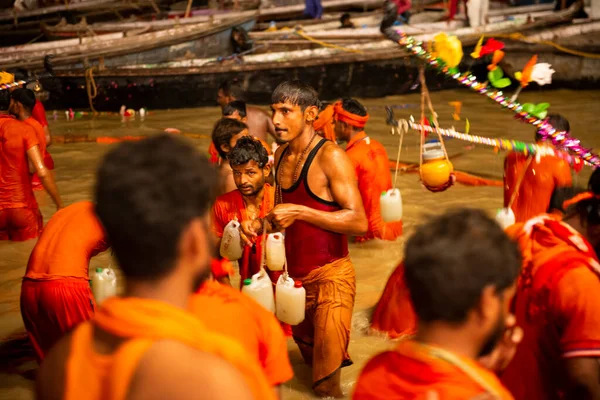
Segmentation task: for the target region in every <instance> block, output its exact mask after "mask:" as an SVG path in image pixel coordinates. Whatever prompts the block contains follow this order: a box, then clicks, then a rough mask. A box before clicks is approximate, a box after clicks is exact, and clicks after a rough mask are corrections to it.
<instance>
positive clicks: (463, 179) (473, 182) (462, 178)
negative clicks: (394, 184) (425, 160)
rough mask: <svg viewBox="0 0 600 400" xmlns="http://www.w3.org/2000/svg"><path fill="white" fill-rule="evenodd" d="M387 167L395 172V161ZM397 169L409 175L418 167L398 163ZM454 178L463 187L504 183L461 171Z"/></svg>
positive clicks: (500, 184) (390, 161)
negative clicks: (401, 169) (402, 169)
mask: <svg viewBox="0 0 600 400" xmlns="http://www.w3.org/2000/svg"><path fill="white" fill-rule="evenodd" d="M388 166H389V169H390V170H395V169H396V160H389V164H388ZM398 168H404V169H407V170H406V171H405V172H403V173H411V174H418V173H419V166H418V165H417V164H406V163H402V162H401V163H399V165H398ZM454 176H455V178H456V182H458V183H460V184H463V185H465V186H504V183H503V182H502V181H499V180H495V179H487V178H482V177H480V176H475V175H471V174H468V173H466V172H461V171H456V170H455V171H454Z"/></svg>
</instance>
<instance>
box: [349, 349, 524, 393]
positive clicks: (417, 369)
mask: <svg viewBox="0 0 600 400" xmlns="http://www.w3.org/2000/svg"><path fill="white" fill-rule="evenodd" d="M431 392H435V394H436V395H437V397H435V398H436V399H440V400H470V399H475V398H477V396H480V395H489V397H485V398H493V399H498V400H512V399H513V397H512V395H511V394H510V393H509V392H508V390H506V388H504V387H503V386H502V384H501V383H500V381H499V380H498V378H497V377H496V375H495V374H494V373H492V372H491V371H488V370H487V369H485V368H483V367H482V366H481V365H479V364H478V363H477V362H476V361H474V360H472V359H469V358H467V357H464V356H460V355H458V354H455V353H452V352H450V351H448V350H444V349H441V348H439V347H432V346H428V345H425V344H421V343H418V342H415V341H413V340H408V339H405V340H402V341H400V343H399V344H398V346H397V347H396V348H395V349H394V350H391V351H387V352H385V353H381V354H379V355H377V356H375V357H374V358H372V359H371V361H369V362H368V363H367V365H366V366H365V368H364V369H363V371H362V372H361V374H360V376H359V378H358V381H357V382H356V387H355V389H354V395H353V397H352V398H353V399H354V400H396V399H397V400H408V399H415V400H426V399H428V398H429V397H428V394H430V393H431ZM531 400H533V398H531Z"/></svg>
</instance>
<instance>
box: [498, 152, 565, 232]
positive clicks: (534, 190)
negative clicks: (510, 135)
mask: <svg viewBox="0 0 600 400" xmlns="http://www.w3.org/2000/svg"><path fill="white" fill-rule="evenodd" d="M528 164H529V163H528V157H527V156H525V155H523V154H517V153H510V154H508V155H507V156H506V159H505V160H504V207H508V204H509V202H510V199H511V198H512V196H513V193H514V191H515V190H517V184H518V182H519V180H520V179H521V177H523V179H522V182H521V185H520V187H519V188H518V192H517V194H516V197H515V201H514V202H513V204H512V206H511V208H512V210H513V212H514V214H515V220H516V222H525V221H527V220H528V219H530V218H533V217H535V216H537V215H540V214H543V213H545V212H546V211H548V207H549V206H550V199H551V197H552V193H553V192H554V189H556V188H558V187H565V186H566V187H568V186H571V185H572V177H571V167H569V164H568V163H567V162H566V161H564V160H562V159H560V158H558V157H555V156H543V157H540V159H539V162H538V160H537V159H535V158H534V159H533V161H531V163H530V164H529V166H528V167H527V165H528ZM526 168H527V169H526ZM523 174H524V175H523Z"/></svg>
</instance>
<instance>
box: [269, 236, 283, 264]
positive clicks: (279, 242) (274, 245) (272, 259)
mask: <svg viewBox="0 0 600 400" xmlns="http://www.w3.org/2000/svg"><path fill="white" fill-rule="evenodd" d="M284 264H285V242H284V238H283V234H282V233H271V234H269V236H268V237H267V267H268V268H269V270H271V271H283V265H284Z"/></svg>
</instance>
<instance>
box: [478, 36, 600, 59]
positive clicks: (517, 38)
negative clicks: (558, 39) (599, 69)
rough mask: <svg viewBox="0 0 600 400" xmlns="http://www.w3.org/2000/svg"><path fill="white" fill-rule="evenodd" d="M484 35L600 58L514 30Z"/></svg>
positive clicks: (597, 55)
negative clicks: (532, 37)
mask: <svg viewBox="0 0 600 400" xmlns="http://www.w3.org/2000/svg"><path fill="white" fill-rule="evenodd" d="M484 36H487V37H498V38H506V39H511V40H514V41H516V42H524V43H529V44H534V43H538V44H545V45H547V46H552V47H554V48H555V49H556V50H559V51H562V52H563V53H567V54H572V55H574V56H580V57H584V58H595V59H600V54H595V53H586V52H584V51H578V50H573V49H569V48H567V47H564V46H561V45H560V44H558V43H555V42H553V41H551V40H536V39H529V38H527V36H525V35H523V34H522V33H520V32H515V33H499V34H490V35H484Z"/></svg>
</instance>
